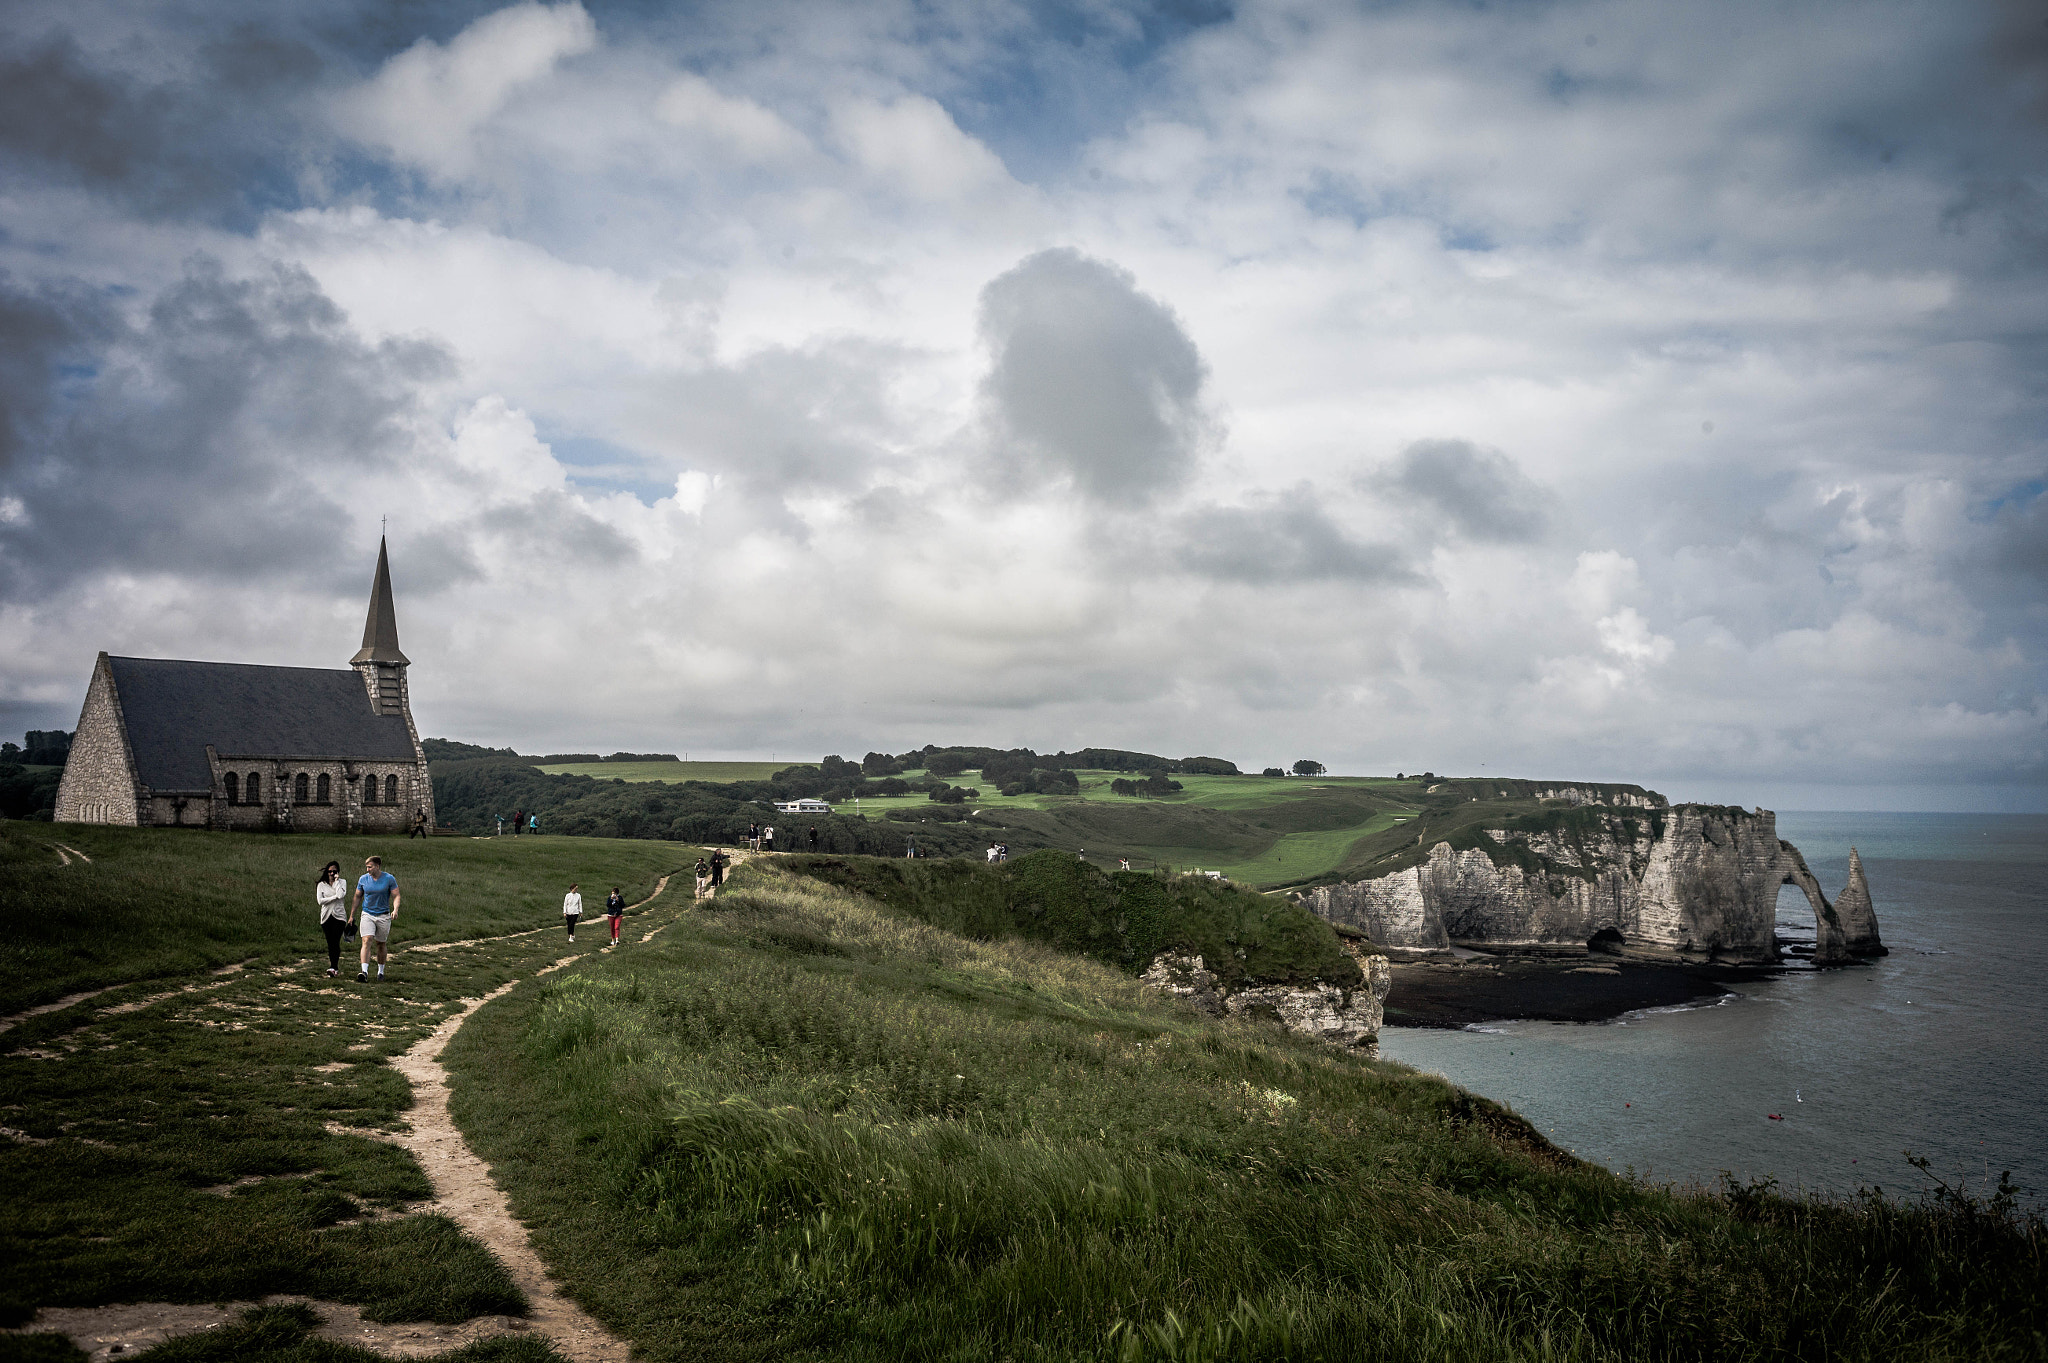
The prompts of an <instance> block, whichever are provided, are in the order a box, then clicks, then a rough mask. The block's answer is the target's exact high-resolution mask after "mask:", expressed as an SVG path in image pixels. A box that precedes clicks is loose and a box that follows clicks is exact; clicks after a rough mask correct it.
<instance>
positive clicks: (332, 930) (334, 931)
mask: <svg viewBox="0 0 2048 1363" xmlns="http://www.w3.org/2000/svg"><path fill="white" fill-rule="evenodd" d="M320 931H322V932H324V933H326V934H327V968H328V969H329V970H339V969H341V939H342V937H343V936H344V935H345V934H346V933H347V932H348V920H347V919H346V918H323V919H321V920H320Z"/></svg>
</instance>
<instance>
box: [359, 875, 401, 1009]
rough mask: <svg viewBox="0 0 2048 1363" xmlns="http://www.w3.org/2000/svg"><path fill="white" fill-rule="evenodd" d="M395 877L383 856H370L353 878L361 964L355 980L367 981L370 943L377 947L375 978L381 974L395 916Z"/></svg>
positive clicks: (368, 977) (396, 910)
mask: <svg viewBox="0 0 2048 1363" xmlns="http://www.w3.org/2000/svg"><path fill="white" fill-rule="evenodd" d="M402 898H403V896H402V895H400V894H399V893H398V877H397V876H394V875H392V874H391V873H390V872H389V871H387V870H385V869H384V858H382V857H371V858H369V859H368V860H367V861H365V862H364V863H363V873H362V875H361V876H359V877H357V879H356V899H355V906H354V907H355V908H357V909H360V910H361V913H360V914H359V915H358V917H357V921H358V922H359V923H360V924H361V925H362V930H363V951H362V956H361V960H360V966H361V968H360V969H358V970H357V971H356V983H357V984H368V983H369V982H370V945H371V944H372V943H375V944H376V947H377V978H378V979H380V980H381V979H383V978H384V962H385V959H386V956H387V954H388V951H389V947H390V943H391V920H392V919H394V918H396V917H398V905H399V901H400V900H401V899H402Z"/></svg>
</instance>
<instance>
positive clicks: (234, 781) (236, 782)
mask: <svg viewBox="0 0 2048 1363" xmlns="http://www.w3.org/2000/svg"><path fill="white" fill-rule="evenodd" d="M221 784H223V785H225V786H226V787H227V788H228V803H229V804H231V805H238V804H240V803H242V792H241V791H240V789H239V787H240V786H241V784H242V778H241V777H239V776H237V775H235V774H234V773H233V772H229V773H228V774H227V776H226V777H225V778H224V779H223V780H222V782H221Z"/></svg>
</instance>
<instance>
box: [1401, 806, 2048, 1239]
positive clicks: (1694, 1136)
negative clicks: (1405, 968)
mask: <svg viewBox="0 0 2048 1363" xmlns="http://www.w3.org/2000/svg"><path fill="white" fill-rule="evenodd" d="M1778 832H1779V836H1781V837H1784V838H1787V839H1789V840H1791V841H1792V842H1793V843H1794V844H1796V845H1797V846H1798V847H1799V849H1800V851H1802V852H1804V853H1805V854H1806V859H1807V863H1808V864H1809V865H1810V866H1811V867H1812V868H1813V871H1814V874H1815V875H1817V876H1818V877H1819V878H1820V882H1821V885H1822V887H1823V888H1824V889H1825V890H1826V891H1827V892H1828V894H1829V895H1830V897H1832V896H1833V895H1835V894H1837V893H1839V892H1840V891H1841V888H1842V885H1843V883H1844V882H1845V881H1846V880H1847V879H1848V874H1849V848H1850V846H1851V845H1854V846H1855V847H1856V849H1857V850H1858V851H1859V852H1860V853H1861V854H1862V857H1863V866H1864V870H1865V871H1866V872H1867V873H1868V875H1869V878H1870V891H1871V896H1872V899H1873V902H1874V903H1875V904H1876V907H1877V915H1878V926H1879V930H1880V932H1881V933H1882V935H1883V937H1884V942H1885V945H1886V946H1888V947H1890V948H1891V955H1889V956H1887V957H1884V958H1882V959H1881V960H1878V961H1875V962H1872V963H1868V964H1863V965H1856V966H1850V967H1846V968H1844V969H1840V970H1810V969H1802V970H1797V971H1794V972H1791V973H1788V974H1786V975H1783V976H1780V977H1778V978H1774V979H1770V980H1763V981H1758V982H1756V983H1753V984H1745V985H1742V986H1740V989H1741V992H1740V993H1739V994H1738V995H1737V996H1735V997H1734V998H1732V999H1729V1000H1727V1001H1725V1002H1722V1003H1718V1004H1710V1005H1707V1006H1700V1007H1693V1008H1689V1009H1679V1010H1669V1011H1653V1012H1645V1013H1639V1014H1631V1015H1629V1016H1627V1017H1625V1018H1622V1019H1618V1020H1616V1021H1614V1022H1608V1023H1597V1024H1590V1025H1574V1024H1565V1023H1544V1022H1504V1023H1489V1024H1485V1025H1484V1026H1483V1027H1481V1028H1468V1029H1466V1030H1464V1031H1456V1032H1449V1031H1431V1030H1427V1029H1423V1028H1407V1027H1402V1028H1388V1029H1386V1030H1385V1031H1383V1032H1382V1033H1381V1034H1380V1045H1381V1050H1382V1053H1383V1054H1385V1055H1386V1056H1388V1057H1389V1058H1391V1059H1395V1060H1400V1061H1403V1062H1405V1063H1407V1064H1410V1065H1414V1066H1416V1067H1417V1068H1419V1069H1424V1070H1429V1071H1433V1072H1434V1073H1437V1074H1441V1075H1443V1076H1444V1077H1446V1078H1448V1079H1450V1080H1452V1081H1453V1082H1455V1083H1457V1084H1460V1085H1463V1086H1464V1087H1465V1088H1468V1089H1471V1090H1472V1091H1473V1092H1475V1093H1481V1094H1485V1095H1486V1096H1487V1097H1489V1098H1495V1099H1498V1100H1500V1101H1501V1102H1504V1103H1507V1104H1508V1105H1510V1106H1511V1107H1513V1108H1514V1109H1515V1110H1516V1111H1518V1112H1520V1113H1521V1114H1522V1115H1523V1116H1525V1117H1527V1118H1528V1119H1529V1120H1530V1121H1532V1122H1534V1123H1535V1124H1536V1126H1538V1127H1539V1128H1540V1129H1541V1130H1542V1131H1543V1132H1544V1133H1545V1134H1546V1135H1548V1136H1549V1137H1550V1139H1551V1140H1552V1141H1554V1142H1556V1143H1557V1144H1558V1145H1560V1146H1563V1147H1565V1148H1566V1149H1569V1150H1572V1151H1574V1152H1576V1153H1577V1154H1578V1155H1580V1156H1581V1157H1583V1158H1586V1159H1590V1160H1595V1161H1598V1162H1599V1163H1601V1164H1604V1165H1606V1166H1607V1167H1609V1168H1611V1169H1614V1170H1616V1171H1618V1172H1619V1171H1627V1170H1633V1171H1634V1172H1635V1173H1637V1174H1638V1175H1641V1176H1643V1177H1646V1178H1649V1179H1651V1180H1653V1181H1656V1182H1660V1183H1661V1182H1670V1183H1681V1184H1683V1183H1704V1184H1712V1183H1714V1182H1716V1181H1717V1180H1718V1178H1719V1177H1720V1175H1721V1174H1722V1173H1723V1172H1724V1171H1726V1172H1728V1173H1731V1174H1733V1175H1735V1176H1736V1177H1737V1178H1741V1179H1752V1178H1761V1177H1766V1176H1769V1177H1775V1178H1776V1179H1777V1180H1778V1181H1779V1183H1780V1184H1781V1185H1784V1186H1786V1187H1788V1188H1807V1189H1814V1190H1819V1191H1826V1192H1833V1193H1843V1192H1850V1191H1853V1190H1854V1189H1856V1188H1858V1187H1871V1186H1876V1187H1882V1188H1883V1189H1884V1190H1885V1191H1886V1192H1888V1193H1894V1194H1902V1193H1903V1194H1910V1193H1914V1192H1917V1191H1919V1190H1921V1189H1923V1188H1926V1187H1928V1186H1931V1185H1930V1184H1929V1183H1928V1180H1927V1179H1926V1177H1925V1176H1923V1175H1922V1174H1921V1173H1919V1172H1918V1171H1917V1170H1915V1169H1913V1168H1912V1167H1911V1166H1909V1165H1908V1164H1907V1162H1906V1158H1905V1152H1907V1151H1911V1152H1912V1153H1914V1154H1916V1155H1923V1156H1925V1157H1926V1158H1928V1159H1929V1160H1931V1161H1932V1162H1933V1172H1934V1173H1936V1174H1939V1175H1941V1176H1942V1177H1943V1178H1944V1179H1945V1180H1947V1181H1948V1182H1949V1183H1950V1184H1951V1185H1954V1184H1955V1183H1956V1182H1957V1181H1958V1180H1962V1181H1964V1182H1965V1184H1966V1186H1967V1187H1968V1188H1969V1189H1970V1190H1971V1191H1972V1192H1977V1191H1982V1190H1985V1189H1987V1188H1988V1187H1990V1186H1991V1185H1993V1184H1995V1182H1996V1180H1997V1178H1998V1175H1999V1173H2000V1171H2002V1170H2010V1171H2011V1173H2012V1176H2013V1179H2014V1181H2015V1182H2017V1183H2019V1184H2021V1185H2022V1186H2023V1187H2025V1188H2028V1189H2030V1190H2032V1192H2031V1195H2030V1196H2028V1197H2027V1199H2026V1201H2027V1203H2028V1205H2031V1206H2034V1207H2037V1208H2039V1207H2042V1206H2044V1205H2048V815H2035V814H2018V815H2009V814H1994V815H1985V814H1893V813H1876V814H1859V813H1801V812H1783V811H1781V812H1780V813H1779V815H1778ZM1779 920H1780V924H1781V929H1780V930H1781V935H1782V936H1785V937H1792V938H1795V939H1796V938H1804V939H1806V940H1809V941H1810V940H1811V938H1812V935H1813V913H1812V910H1810V909H1809V908H1807V906H1806V903H1805V900H1804V898H1803V897H1800V896H1799V895H1798V892H1797V891H1795V890H1789V889H1788V890H1787V891H1786V892H1785V893H1784V895H1783V897H1781V899H1780V900H1779ZM1772 1114H1777V1115H1778V1116H1779V1117H1781V1118H1783V1120H1781V1121H1773V1120H1771V1116H1772Z"/></svg>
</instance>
